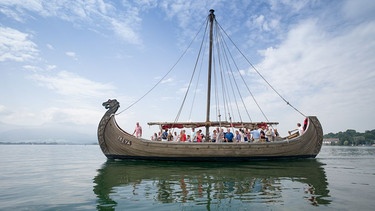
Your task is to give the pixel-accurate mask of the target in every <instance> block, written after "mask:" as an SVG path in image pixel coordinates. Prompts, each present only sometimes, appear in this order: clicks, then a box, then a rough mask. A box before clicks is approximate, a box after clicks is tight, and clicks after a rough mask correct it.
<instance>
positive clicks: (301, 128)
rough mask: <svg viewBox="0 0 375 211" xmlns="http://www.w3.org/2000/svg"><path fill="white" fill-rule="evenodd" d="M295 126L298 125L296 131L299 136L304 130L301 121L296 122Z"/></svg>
mask: <svg viewBox="0 0 375 211" xmlns="http://www.w3.org/2000/svg"><path fill="white" fill-rule="evenodd" d="M297 127H298V133H299V135H300V136H301V135H302V134H303V133H304V132H305V130H304V129H303V127H302V125H301V123H297Z"/></svg>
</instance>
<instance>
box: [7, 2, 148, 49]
mask: <svg viewBox="0 0 375 211" xmlns="http://www.w3.org/2000/svg"><path fill="white" fill-rule="evenodd" d="M114 4H116V5H114ZM0 6H2V7H1V11H2V13H4V14H5V15H7V16H8V17H10V18H12V19H15V20H17V21H20V22H26V21H27V20H28V19H30V16H31V17H32V16H37V15H40V16H43V17H57V18H60V19H62V20H65V21H68V22H72V23H74V25H76V26H80V25H89V26H91V27H93V28H94V29H95V30H94V31H100V30H96V29H98V28H100V29H107V30H112V31H113V32H114V33H115V34H116V35H118V36H119V37H120V38H121V39H123V40H124V41H126V42H129V43H132V44H136V45H139V44H141V39H140V37H139V34H138V32H137V31H136V30H137V29H138V28H139V27H138V26H139V24H140V22H141V19H140V18H139V14H138V4H137V3H134V5H132V4H131V3H128V2H122V3H120V2H113V3H112V2H105V1H102V0H96V1H85V0H77V1H69V0H61V1H39V0H34V1H26V2H25V1H22V0H10V1H9V0H7V1H2V2H0ZM15 7H16V8H17V10H18V13H14V8H15ZM47 47H49V48H50V47H52V46H51V45H47ZM50 49H51V48H50Z"/></svg>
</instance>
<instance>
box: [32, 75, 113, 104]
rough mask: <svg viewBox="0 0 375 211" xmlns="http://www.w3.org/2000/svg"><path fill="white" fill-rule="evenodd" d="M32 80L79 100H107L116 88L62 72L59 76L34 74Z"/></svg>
mask: <svg viewBox="0 0 375 211" xmlns="http://www.w3.org/2000/svg"><path fill="white" fill-rule="evenodd" d="M32 79H33V80H35V81H36V82H37V83H38V84H39V85H40V86H43V87H46V88H48V89H50V90H53V91H55V92H56V93H58V94H61V95H63V96H69V97H78V98H97V97H99V98H103V99H104V98H106V97H107V96H109V95H113V91H114V87H113V86H112V85H109V84H102V83H98V82H94V81H91V80H89V79H86V78H83V77H80V76H79V75H76V74H74V73H70V72H67V71H61V72H59V73H58V74H57V75H51V76H48V75H41V74H34V75H33V76H32Z"/></svg>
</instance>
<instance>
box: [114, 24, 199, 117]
mask: <svg viewBox="0 0 375 211" xmlns="http://www.w3.org/2000/svg"><path fill="white" fill-rule="evenodd" d="M203 26H204V22H203V24H202V25H201V27H200V29H199V30H198V32H197V33H196V34H195V36H194V38H193V39H192V40H191V41H190V43H189V45H188V46H187V47H186V49H185V50H184V51H183V53H182V54H181V56H180V57H179V58H178V59H177V61H176V63H174V64H173V66H172V67H171V68H170V69H169V71H168V72H167V73H166V74H165V75H164V76H163V77H162V78H161V79H160V80H159V81H158V82H157V83H156V84H155V85H154V86H153V87H152V88H151V89H150V90H148V91H147V92H146V93H145V94H144V95H142V96H141V97H140V98H139V99H138V100H136V101H134V102H133V103H131V104H130V105H129V106H128V107H126V108H125V109H123V110H122V111H120V112H118V113H116V114H115V115H120V114H121V113H122V112H124V111H126V110H128V109H129V108H131V107H133V106H134V105H135V104H137V103H138V102H139V101H141V100H142V99H143V98H144V97H146V96H147V95H148V94H149V93H150V92H151V91H152V90H154V89H155V88H156V87H157V86H158V85H159V84H160V83H161V82H162V81H163V80H164V79H165V78H166V77H167V76H168V75H169V73H171V72H172V70H174V68H175V67H176V65H177V64H178V63H179V62H180V61H181V59H182V58H183V57H184V56H185V55H186V53H187V51H188V50H189V48H190V47H191V45H192V44H193V42H194V41H195V39H196V38H197V36H198V34H199V33H200V31H201V29H202V27H203Z"/></svg>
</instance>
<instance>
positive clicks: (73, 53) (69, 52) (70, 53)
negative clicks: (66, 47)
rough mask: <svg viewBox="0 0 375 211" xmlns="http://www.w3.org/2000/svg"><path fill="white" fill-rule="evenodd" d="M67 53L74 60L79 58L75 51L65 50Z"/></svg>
mask: <svg viewBox="0 0 375 211" xmlns="http://www.w3.org/2000/svg"><path fill="white" fill-rule="evenodd" d="M65 55H67V56H68V57H71V58H73V59H74V60H77V55H76V53H75V52H72V51H68V52H65Z"/></svg>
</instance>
